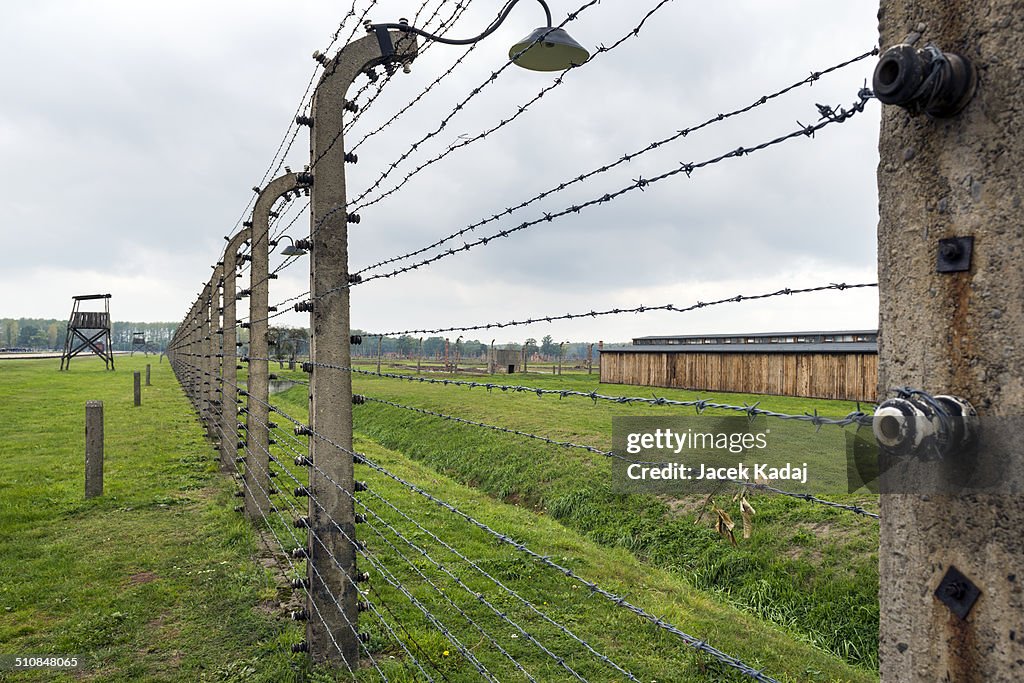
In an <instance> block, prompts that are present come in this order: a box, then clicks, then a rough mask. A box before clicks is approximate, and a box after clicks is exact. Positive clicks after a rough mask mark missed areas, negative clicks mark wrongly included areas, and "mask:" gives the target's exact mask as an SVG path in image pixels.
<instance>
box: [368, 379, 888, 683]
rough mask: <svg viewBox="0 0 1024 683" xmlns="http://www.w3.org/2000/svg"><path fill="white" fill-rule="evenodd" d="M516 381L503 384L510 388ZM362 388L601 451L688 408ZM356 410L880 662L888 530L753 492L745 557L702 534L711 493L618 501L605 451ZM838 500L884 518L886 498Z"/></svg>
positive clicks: (399, 441)
mask: <svg viewBox="0 0 1024 683" xmlns="http://www.w3.org/2000/svg"><path fill="white" fill-rule="evenodd" d="M366 367H373V366H366ZM385 371H387V369H386V368H385ZM392 372H396V369H392ZM397 372H399V373H402V372H403V371H402V370H401V369H397ZM508 379H510V378H508V377H507V376H498V378H497V381H499V382H501V381H505V380H508ZM511 379H512V380H513V382H512V383H517V384H518V383H522V384H526V385H529V386H536V387H540V388H567V389H574V390H577V391H591V390H593V389H599V390H600V391H601V392H602V393H605V394H611V395H623V396H638V395H640V396H644V395H646V396H650V395H651V389H650V388H644V387H630V386H617V385H598V384H597V383H596V375H587V374H564V375H562V376H560V377H551V376H548V375H545V374H537V375H527V376H522V375H519V376H515V377H513V378H511ZM355 386H356V390H357V391H359V392H361V393H364V394H367V395H368V396H375V397H380V398H385V399H388V400H391V401H394V402H397V403H402V404H405V405H411V406H415V407H423V408H428V409H432V410H435V411H437V412H441V413H445V414H449V415H458V416H462V417H467V418H469V419H475V420H478V421H482V422H485V423H489V424H497V425H501V426H507V427H512V428H515V429H519V430H523V431H527V432H532V433H535V434H541V435H545V436H549V437H552V438H555V439H559V440H565V441H571V442H576V443H583V444H588V445H591V446H594V447H597V448H601V449H608V448H610V434H611V418H612V417H613V416H616V415H655V414H665V412H666V411H676V412H680V411H681V409H679V408H665V407H657V406H654V407H652V406H643V405H631V406H623V405H615V404H608V403H601V404H592V403H591V402H590V401H589V400H587V399H581V398H567V399H563V400H559V398H558V397H557V396H547V397H545V398H537V397H536V396H534V395H531V394H510V393H501V392H498V391H492V392H490V393H485V392H486V390H485V389H480V388H477V389H468V388H464V387H439V386H436V385H429V384H420V383H409V382H402V381H398V380H394V379H382V378H375V377H367V376H365V375H357V376H356V378H355ZM656 392H657V395H658V396H663V397H666V398H675V399H680V400H685V399H693V398H696V397H697V395H696V394H695V393H694V392H685V391H676V390H668V389H657V390H656ZM705 397H706V396H705ZM718 398H724V400H725V401H726V402H729V403H733V404H752V403H755V402H757V401H760V402H761V404H760V405H761V407H764V408H769V409H773V410H778V411H780V412H788V413H796V414H800V413H804V412H807V411H813V410H818V411H819V412H820V413H822V414H824V415H832V416H842V415H845V414H846V413H848V412H849V411H851V410H853V409H855V408H856V405H855V404H851V403H846V402H839V401H816V400H807V399H796V398H787V397H765V396H745V395H738V394H729V395H727V396H725V397H718ZM356 415H357V416H356V428H357V430H359V432H360V433H365V434H367V435H369V436H371V437H372V438H374V439H376V440H378V441H379V442H381V443H383V444H384V445H386V446H388V447H390V448H394V449H396V450H399V451H401V452H403V453H405V454H406V455H408V456H410V457H413V458H416V459H420V460H422V461H424V462H426V463H428V464H430V465H431V466H432V467H434V468H435V469H438V470H439V471H441V472H444V473H445V474H448V475H450V476H453V477H455V478H456V479H458V480H460V481H462V482H464V483H467V484H470V485H472V486H474V487H477V488H480V489H482V490H484V491H487V492H488V493H490V494H491V495H492V496H494V497H496V498H498V499H501V500H505V501H509V502H514V503H516V504H519V505H522V506H524V507H527V508H529V509H532V510H534V511H535V512H537V513H538V514H546V515H549V516H552V517H554V518H555V519H558V520H559V521H560V522H562V523H563V524H565V525H566V526H568V527H570V528H572V529H573V530H575V531H577V532H579V533H582V534H584V535H585V536H586V537H588V538H590V539H592V540H594V541H596V542H598V543H600V544H602V545H605V546H610V547H621V548H624V549H627V550H629V551H631V552H632V553H633V554H635V555H636V556H637V557H640V558H641V559H643V560H645V561H647V562H650V563H653V564H655V565H657V566H660V567H664V568H666V569H669V570H671V571H673V572H676V573H678V574H681V575H683V576H685V577H686V578H687V579H689V580H690V581H691V582H693V583H694V585H696V586H697V587H699V588H701V589H703V590H708V591H714V592H718V593H720V594H722V596H724V597H725V598H726V599H727V600H729V601H731V602H733V603H734V604H736V605H739V606H741V607H743V608H744V609H746V610H749V611H752V612H754V613H756V614H758V615H759V616H761V617H762V618H765V619H769V620H771V621H772V622H774V623H776V624H779V625H782V626H785V627H786V628H788V629H790V630H791V631H792V632H793V633H794V634H796V635H797V636H798V637H801V638H803V639H806V640H809V641H810V642H813V643H815V644H817V645H819V646H820V647H823V648H826V649H828V650H830V651H832V652H833V653H835V654H837V655H838V656H841V657H843V658H845V659H847V660H848V661H850V662H852V663H857V664H862V665H865V666H867V667H870V668H874V667H876V666H877V633H878V571H877V565H878V557H877V548H878V525H877V522H876V521H874V520H871V519H868V518H865V517H861V516H858V515H854V514H851V513H848V512H845V511H840V510H834V509H830V508H826V507H822V506H816V505H811V504H808V503H805V502H803V501H799V500H793V499H788V498H783V497H778V496H772V495H767V494H765V495H756V496H753V497H751V503H752V504H753V506H754V507H755V509H756V515H755V526H754V533H753V535H752V538H751V539H749V540H747V541H741V542H740V543H739V547H738V548H733V547H731V546H730V544H729V543H728V542H726V541H725V540H724V539H723V538H722V537H720V536H719V535H718V534H717V533H716V532H715V531H714V530H713V528H712V526H713V520H712V519H711V518H712V517H713V515H706V516H705V517H704V520H705V523H703V524H702V525H699V526H696V527H695V525H694V521H695V518H696V516H697V514H696V513H697V509H698V508H699V507H700V506H701V505H702V504H703V502H704V498H703V497H686V498H683V499H679V500H666V499H663V498H657V497H654V496H643V495H631V496H621V495H616V494H613V493H611V492H610V487H609V481H610V465H609V463H608V462H607V459H606V458H604V457H602V456H598V455H592V454H590V453H586V452H581V451H579V450H576V449H572V450H566V449H564V448H559V447H555V446H546V445H544V444H538V443H537V442H535V441H530V440H527V439H522V438H520V437H516V436H511V435H504V434H500V433H494V432H487V431H485V430H481V429H478V428H474V427H469V426H463V425H459V424H453V423H450V422H444V421H441V420H439V419H437V418H434V417H430V416H424V415H418V414H415V413H412V412H409V411H404V410H401V409H398V408H393V407H390V406H386V405H379V404H366V405H364V406H361V407H359V408H358V409H357V414H356ZM783 488H785V487H783ZM731 493H732V491H730V494H731ZM830 498H832V499H833V500H836V501H838V502H845V503H856V504H860V505H863V506H864V507H866V508H869V509H872V508H873V509H875V511H877V498H874V499H871V498H867V499H865V498H863V497H855V496H842V495H839V496H832V497H830ZM716 502H717V503H718V504H719V505H721V506H723V507H724V508H727V510H729V511H730V514H731V515H732V516H733V517H734V518H735V519H736V520H737V521H739V518H740V515H739V507H738V504H736V503H735V502H734V501H732V500H730V498H729V495H726V496H724V497H723V496H719V497H718V499H717V500H716Z"/></svg>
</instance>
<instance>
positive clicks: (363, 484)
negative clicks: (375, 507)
mask: <svg viewBox="0 0 1024 683" xmlns="http://www.w3.org/2000/svg"><path fill="white" fill-rule="evenodd" d="M369 490H370V487H368V486H367V485H366V482H365V481H357V482H356V491H369Z"/></svg>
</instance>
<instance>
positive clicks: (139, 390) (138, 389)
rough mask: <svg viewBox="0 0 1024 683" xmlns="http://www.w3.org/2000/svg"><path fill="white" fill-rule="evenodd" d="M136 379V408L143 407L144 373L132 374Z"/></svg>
mask: <svg viewBox="0 0 1024 683" xmlns="http://www.w3.org/2000/svg"><path fill="white" fill-rule="evenodd" d="M132 374H133V375H134V377H135V406H136V407H138V406H141V405H142V373H140V372H139V371H138V370H136V371H135V372H134V373H132Z"/></svg>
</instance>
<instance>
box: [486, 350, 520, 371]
mask: <svg viewBox="0 0 1024 683" xmlns="http://www.w3.org/2000/svg"><path fill="white" fill-rule="evenodd" d="M491 362H492V363H493V364H494V372H496V373H499V374H509V375H511V374H513V373H516V372H520V371H521V369H522V368H521V366H522V364H523V353H522V351H520V350H519V349H495V350H494V358H492V359H491Z"/></svg>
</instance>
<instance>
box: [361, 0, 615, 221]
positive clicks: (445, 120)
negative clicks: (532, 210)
mask: <svg viewBox="0 0 1024 683" xmlns="http://www.w3.org/2000/svg"><path fill="white" fill-rule="evenodd" d="M600 1H601V0H589V1H588V2H585V3H584V4H583V5H581V6H580V7H579V8H577V9H576V10H575V11H573V12H571V13H569V15H568V16H567V17H566V18H565V19H564V20H563V21H562V22H561V23H559V24H558V25H557V26H552V27H550V28H549V29H547V30H546V32H545V33H544V34H543V35H541V36H538V37H537V38H536V40H534V41H533V42H532V43H530V45H528V46H526V47H525V48H523V49H522V50H520V51H519V52H517V53H516V54H515V55H512V56H510V57H509V59H508V61H507V62H505V63H504V64H502V65H501V66H500V67H498V69H497V70H496V71H493V72H492V73H491V75H490V76H489V77H488V78H487V80H485V81H484V82H483V83H481V84H480V85H478V86H477V87H475V88H473V89H472V90H470V92H469V94H468V95H467V96H466V97H465V98H463V99H462V100H460V101H459V103H458V104H456V105H455V107H454V108H453V109H452V110H451V111H450V112H449V113H448V114H446V115H445V116H444V117H443V118H442V119H441V121H440V123H439V124H438V126H437V128H435V129H434V130H433V131H432V132H430V133H427V134H426V135H424V136H423V137H421V138H420V139H419V140H417V141H416V142H414V143H412V144H411V145H410V146H409V149H408V150H406V151H405V152H403V153H402V154H401V155H400V156H399V158H398V159H397V160H396V161H393V162H391V163H390V164H388V166H387V167H386V169H385V170H384V171H383V172H382V173H381V174H380V175H379V177H378V178H377V179H376V180H375V181H374V182H373V183H372V184H371V185H370V187H368V188H367V189H366V190H364V191H363V192H362V193H360V194H359V195H358V196H357V197H356V198H355V199H354V200H352V201H351V202H349V203H350V204H352V205H357V204H358V203H359V202H360V201H362V199H363V198H364V197H365V196H366V195H367V194H369V193H370V192H372V191H373V190H375V189H376V188H377V187H379V186H380V184H381V183H382V182H384V180H385V179H387V177H388V176H389V175H390V174H391V171H393V170H394V169H395V168H396V167H398V165H399V164H401V163H402V162H403V161H404V160H405V159H408V158H409V156H410V155H411V154H412V153H413V152H415V151H416V150H417V149H419V147H420V145H422V144H423V143H424V142H426V141H427V140H430V139H431V138H433V137H435V136H437V135H439V134H440V133H441V131H443V130H444V129H445V127H446V126H447V125H448V123H449V122H450V121H451V120H452V119H453V118H455V116H456V115H457V114H458V113H459V112H460V111H462V109H463V108H465V106H466V104H468V103H469V101H470V100H472V99H473V98H475V97H476V96H477V95H479V94H480V93H481V92H482V91H483V90H484V89H485V88H486V87H487V86H488V85H490V84H492V83H494V82H495V81H496V80H498V77H499V76H501V74H502V73H504V72H505V70H506V69H508V67H509V66H511V65H512V64H513V63H514V60H515V59H518V58H519V56H520V55H521V54H523V53H524V52H526V51H527V50H528V49H530V47H532V46H533V45H534V44H535V43H537V42H540V41H541V40H543V39H544V37H545V36H546V35H547V34H548V33H550V32H551V31H554V30H556V29H559V28H563V27H564V26H565V25H566V24H568V23H570V22H572V21H575V20H576V19H577V18H578V17H579V15H580V14H582V13H583V12H585V11H586V10H588V9H590V8H591V7H593V6H594V5H597V4H599V3H600Z"/></svg>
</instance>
